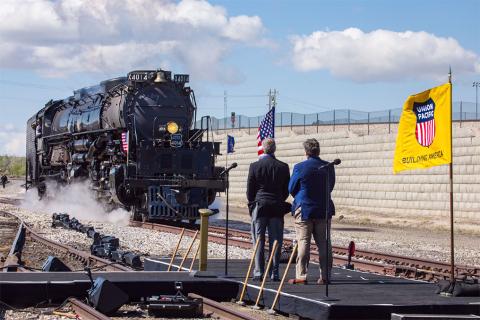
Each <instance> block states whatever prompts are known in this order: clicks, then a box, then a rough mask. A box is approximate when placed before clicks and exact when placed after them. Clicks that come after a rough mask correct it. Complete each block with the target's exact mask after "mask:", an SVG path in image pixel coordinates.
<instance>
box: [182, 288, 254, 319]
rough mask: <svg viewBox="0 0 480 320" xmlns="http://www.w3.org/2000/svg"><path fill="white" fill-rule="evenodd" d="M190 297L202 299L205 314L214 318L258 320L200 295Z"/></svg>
mask: <svg viewBox="0 0 480 320" xmlns="http://www.w3.org/2000/svg"><path fill="white" fill-rule="evenodd" d="M188 296H189V297H190V298H194V299H202V300H203V313H204V314H205V315H207V316H210V317H212V318H215V319H225V320H257V318H255V317H252V316H250V315H248V314H245V313H243V312H239V311H237V310H235V309H233V308H230V307H228V306H226V305H223V304H221V303H218V302H216V301H213V300H210V299H208V298H205V297H202V296H200V295H198V294H195V293H189V294H188Z"/></svg>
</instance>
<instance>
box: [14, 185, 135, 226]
mask: <svg viewBox="0 0 480 320" xmlns="http://www.w3.org/2000/svg"><path fill="white" fill-rule="evenodd" d="M22 207H25V208H27V209H30V210H35V211H41V212H46V213H49V214H52V213H68V214H69V215H70V218H76V219H78V220H79V221H80V222H82V223H83V222H84V221H86V220H90V221H99V222H110V223H115V224H120V225H127V224H128V221H129V217H130V214H129V213H128V212H127V211H126V210H124V209H120V208H118V209H114V210H113V211H110V210H108V209H107V208H106V207H105V205H104V204H102V203H101V202H99V201H97V200H96V199H95V195H94V194H93V191H92V190H90V188H89V187H88V183H87V182H79V183H73V184H69V185H65V186H60V185H57V184H56V183H48V184H47V195H46V197H44V198H43V199H42V200H39V197H38V194H37V190H36V189H30V190H29V191H27V193H26V194H25V198H24V200H23V201H22Z"/></svg>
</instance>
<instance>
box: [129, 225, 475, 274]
mask: <svg viewBox="0 0 480 320" xmlns="http://www.w3.org/2000/svg"><path fill="white" fill-rule="evenodd" d="M131 225H132V226H135V227H141V228H146V229H152V230H157V231H161V232H170V233H179V232H180V231H181V229H182V228H179V227H175V226H170V225H163V224H157V223H148V222H143V223H142V222H138V221H135V222H131ZM185 233H186V234H187V235H190V236H192V235H193V233H194V230H189V229H186V230H185ZM228 234H229V237H234V238H229V243H230V244H231V245H232V246H236V247H240V248H244V249H251V248H252V243H251V235H250V232H248V231H245V230H238V229H230V230H229V233H228ZM208 240H209V241H211V242H214V243H218V244H225V229H224V228H223V227H217V226H210V227H209V235H208ZM284 243H285V244H287V245H291V244H292V240H291V239H284ZM332 247H333V248H332V251H333V254H334V255H333V263H334V264H335V265H337V266H343V265H345V264H346V263H347V261H348V249H346V248H342V247H339V246H332ZM311 258H312V260H313V261H317V262H318V261H319V255H318V252H317V250H316V246H315V245H314V244H312V252H311ZM351 262H352V263H353V264H354V265H355V268H356V269H357V270H360V271H367V272H374V273H379V274H386V275H397V276H403V277H406V278H415V279H423V280H434V279H442V278H446V277H448V276H449V274H450V273H449V272H450V271H449V266H450V265H449V264H448V263H444V262H439V261H433V260H427V259H416V258H410V257H406V256H401V255H394V254H392V255H389V254H384V253H380V252H376V251H367V250H356V251H355V254H354V257H352V259H351ZM456 274H457V277H461V276H463V275H473V276H480V267H478V266H465V265H457V266H456Z"/></svg>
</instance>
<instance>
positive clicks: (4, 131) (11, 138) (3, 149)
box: [0, 123, 26, 156]
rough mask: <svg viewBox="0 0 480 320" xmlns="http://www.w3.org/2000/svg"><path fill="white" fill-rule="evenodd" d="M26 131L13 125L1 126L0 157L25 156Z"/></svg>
mask: <svg viewBox="0 0 480 320" xmlns="http://www.w3.org/2000/svg"><path fill="white" fill-rule="evenodd" d="M25 140H26V137H25V131H24V130H21V129H18V128H16V127H15V126H14V125H13V124H11V123H7V124H5V125H1V124H0V155H5V154H6V155H10V156H25Z"/></svg>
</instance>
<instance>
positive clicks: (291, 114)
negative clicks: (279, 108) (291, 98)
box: [290, 112, 293, 131]
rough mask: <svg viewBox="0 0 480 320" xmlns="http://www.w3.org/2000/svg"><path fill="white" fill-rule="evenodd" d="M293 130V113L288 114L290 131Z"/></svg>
mask: <svg viewBox="0 0 480 320" xmlns="http://www.w3.org/2000/svg"><path fill="white" fill-rule="evenodd" d="M292 130H293V112H290V131H292Z"/></svg>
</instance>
